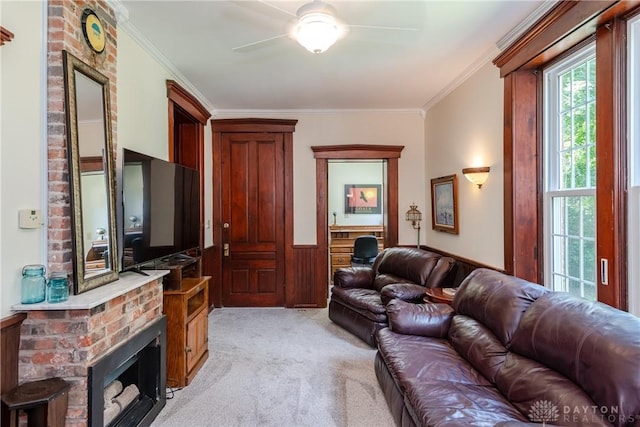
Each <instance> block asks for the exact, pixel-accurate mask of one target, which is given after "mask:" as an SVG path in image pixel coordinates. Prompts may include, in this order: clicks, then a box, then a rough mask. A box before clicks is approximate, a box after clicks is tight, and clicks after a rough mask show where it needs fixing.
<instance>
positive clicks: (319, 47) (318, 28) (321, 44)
mask: <svg viewBox="0 0 640 427" xmlns="http://www.w3.org/2000/svg"><path fill="white" fill-rule="evenodd" d="M343 32H344V31H343V29H342V26H341V25H340V23H339V22H338V21H337V20H336V18H335V17H333V16H331V15H328V14H326V13H321V12H318V13H308V14H306V15H304V16H302V17H301V18H300V19H299V21H298V25H296V28H295V30H294V35H295V38H296V40H297V41H298V43H300V44H301V45H302V46H303V47H304V48H305V49H307V50H308V51H309V52H312V53H322V52H324V51H325V50H327V49H329V48H330V47H331V46H332V45H333V44H334V43H335V42H336V41H337V40H338V39H339V38H340V37H341V36H342V34H343Z"/></svg>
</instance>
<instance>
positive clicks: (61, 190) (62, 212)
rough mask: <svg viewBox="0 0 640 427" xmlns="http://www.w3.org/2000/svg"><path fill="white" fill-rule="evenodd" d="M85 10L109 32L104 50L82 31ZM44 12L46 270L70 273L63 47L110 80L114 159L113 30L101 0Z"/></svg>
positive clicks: (58, 4)
mask: <svg viewBox="0 0 640 427" xmlns="http://www.w3.org/2000/svg"><path fill="white" fill-rule="evenodd" d="M86 8H89V9H92V10H93V11H94V12H95V13H96V14H97V15H98V17H99V18H100V20H101V21H102V24H103V26H104V29H105V32H106V34H107V43H106V47H105V50H104V51H103V52H102V53H99V54H98V53H95V52H93V51H92V50H91V48H90V47H89V46H88V45H87V43H86V42H85V40H84V36H83V34H82V27H81V18H82V11H83V10H84V9H86ZM48 15H49V16H48V31H47V40H48V42H47V55H48V70H47V99H48V102H47V104H48V105H47V134H48V137H47V138H48V153H47V155H48V212H47V214H48V220H49V221H48V230H47V235H48V248H47V251H48V269H49V271H66V272H67V273H69V274H72V273H73V261H72V260H73V253H72V251H73V248H72V243H71V237H72V227H71V226H72V223H71V205H70V189H69V165H68V161H67V159H68V157H67V156H68V151H67V129H66V113H65V105H64V72H63V67H62V51H63V50H66V51H68V52H69V53H71V54H72V55H74V56H75V57H77V58H79V59H80V60H82V61H84V62H85V63H87V64H89V65H90V66H91V67H93V68H94V69H96V70H97V71H99V72H100V73H102V74H104V75H105V76H107V77H108V78H109V89H110V104H111V128H112V140H113V147H114V158H115V149H116V148H115V147H116V135H117V133H116V131H117V126H116V121H117V98H116V71H117V62H116V58H117V28H116V19H115V16H114V13H113V11H112V10H111V9H110V8H109V7H108V6H107V4H106V3H105V2H104V1H102V0H75V1H69V0H49V2H48Z"/></svg>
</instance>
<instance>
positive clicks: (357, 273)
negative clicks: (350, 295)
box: [333, 267, 375, 289]
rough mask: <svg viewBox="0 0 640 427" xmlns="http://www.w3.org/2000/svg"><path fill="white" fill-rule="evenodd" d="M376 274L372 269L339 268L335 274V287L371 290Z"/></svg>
mask: <svg viewBox="0 0 640 427" xmlns="http://www.w3.org/2000/svg"><path fill="white" fill-rule="evenodd" d="M374 277H375V273H374V271H373V268H371V267H346V268H339V269H337V270H336V271H335V273H333V286H337V287H339V288H362V289H371V288H372V286H373V279H374Z"/></svg>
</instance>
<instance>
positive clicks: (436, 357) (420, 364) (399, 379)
mask: <svg viewBox="0 0 640 427" xmlns="http://www.w3.org/2000/svg"><path fill="white" fill-rule="evenodd" d="M377 341H378V351H379V353H380V355H381V356H382V359H383V360H384V362H385V363H386V365H387V368H388V369H389V372H390V373H391V376H392V377H393V378H394V380H395V381H396V384H397V385H398V388H399V389H400V390H401V391H402V392H404V389H405V387H406V384H407V382H408V381H409V380H411V379H415V380H417V381H421V380H427V379H428V380H430V381H432V380H440V381H450V382H452V383H462V384H475V385H483V386H490V385H491V384H490V383H489V382H488V381H487V380H486V379H485V378H484V377H483V376H482V375H480V374H479V373H478V372H477V371H476V370H475V369H473V367H472V366H471V365H469V363H467V362H466V361H465V360H464V359H463V358H462V357H461V356H460V355H459V354H458V353H456V351H455V350H454V349H453V347H451V344H449V342H447V341H446V340H444V339H437V338H424V337H420V336H415V335H403V334H397V333H395V332H393V331H391V329H389V328H384V329H381V330H379V331H378V332H377Z"/></svg>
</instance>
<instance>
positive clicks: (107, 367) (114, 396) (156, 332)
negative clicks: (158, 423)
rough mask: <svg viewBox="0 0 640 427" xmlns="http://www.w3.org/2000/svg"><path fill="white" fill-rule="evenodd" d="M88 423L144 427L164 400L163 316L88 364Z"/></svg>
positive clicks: (159, 408) (108, 426)
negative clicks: (90, 364)
mask: <svg viewBox="0 0 640 427" xmlns="http://www.w3.org/2000/svg"><path fill="white" fill-rule="evenodd" d="M88 381H89V421H90V425H91V426H104V427H121V426H127V427H128V426H148V425H150V424H151V422H152V421H153V420H154V419H155V417H156V416H157V415H158V413H159V412H160V411H161V410H162V408H163V407H164V406H165V403H166V318H165V317H164V316H163V317H161V318H160V319H159V320H158V321H156V322H154V323H153V324H151V325H150V326H148V327H147V328H145V329H143V330H142V331H140V332H138V333H137V334H135V335H133V336H132V337H130V338H129V340H127V341H126V342H125V343H124V344H122V345H121V346H119V347H117V348H116V349H115V350H113V351H112V352H110V353H107V354H106V355H105V356H103V357H102V358H101V359H100V360H98V361H97V362H96V363H95V364H94V365H93V366H90V367H89V372H88Z"/></svg>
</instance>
